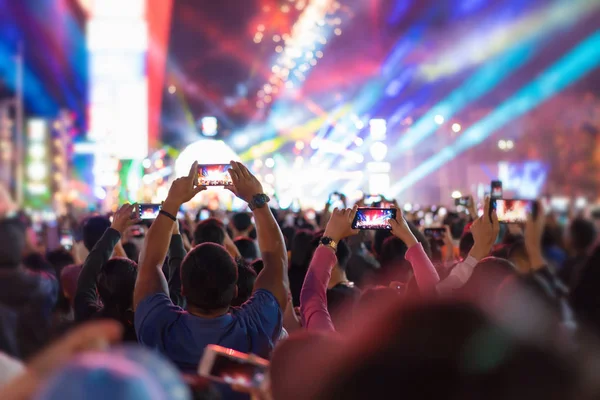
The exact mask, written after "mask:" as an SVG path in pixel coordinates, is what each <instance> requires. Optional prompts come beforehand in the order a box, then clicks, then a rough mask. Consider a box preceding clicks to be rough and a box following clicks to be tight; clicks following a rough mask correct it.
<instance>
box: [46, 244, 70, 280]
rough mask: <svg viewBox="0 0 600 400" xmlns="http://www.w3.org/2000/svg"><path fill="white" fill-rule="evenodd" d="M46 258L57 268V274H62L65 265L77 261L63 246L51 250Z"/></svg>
mask: <svg viewBox="0 0 600 400" xmlns="http://www.w3.org/2000/svg"><path fill="white" fill-rule="evenodd" d="M46 260H47V261H48V262H49V263H50V264H52V266H53V267H54V269H55V270H56V273H57V276H60V271H62V269H63V268H64V267H66V266H67V265H71V264H74V263H75V259H74V258H73V255H72V254H71V253H70V252H68V251H67V250H65V249H62V248H61V249H56V250H52V251H49V252H48V253H47V254H46Z"/></svg>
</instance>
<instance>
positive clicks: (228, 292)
mask: <svg viewBox="0 0 600 400" xmlns="http://www.w3.org/2000/svg"><path fill="white" fill-rule="evenodd" d="M196 171H197V162H195V163H194V164H193V165H192V166H191V168H190V172H189V174H188V175H187V176H185V177H181V178H179V179H176V180H175V181H174V182H173V184H172V185H171V188H170V190H169V193H168V195H167V199H166V200H165V201H164V203H163V206H162V210H161V212H160V214H159V215H158V217H157V218H156V220H155V221H154V223H153V224H152V226H151V227H150V229H149V230H148V233H147V235H146V240H145V242H144V248H143V250H142V255H141V257H140V269H139V272H138V276H137V281H136V285H135V291H134V309H135V328H136V332H137V336H138V340H139V342H140V343H141V344H143V345H146V346H149V347H151V348H154V349H156V350H158V351H160V352H162V353H163V354H165V355H166V356H167V357H168V358H169V359H171V360H172V361H173V362H174V363H175V364H176V365H177V366H178V367H179V369H180V370H182V371H184V372H195V371H196V369H197V367H198V362H199V360H200V358H201V356H202V353H203V351H204V348H205V347H206V346H207V345H208V344H219V345H221V346H224V347H228V348H232V349H235V350H238V351H242V352H246V353H254V354H256V355H258V356H261V357H269V356H270V353H271V351H272V350H273V348H274V346H275V342H276V340H277V339H278V338H279V336H280V334H281V328H282V315H283V312H284V310H285V307H286V305H287V301H288V291H289V288H288V286H289V285H288V281H287V252H286V249H285V244H284V240H283V235H282V233H281V230H280V229H279V226H278V224H277V221H276V220H275V218H274V216H273V214H272V213H271V211H270V209H269V208H268V205H267V204H268V200H269V198H268V196H266V195H265V194H264V193H263V188H262V185H261V184H260V182H259V181H258V180H257V179H256V177H254V176H253V175H252V174H251V173H250V171H248V169H247V168H246V167H245V166H243V165H242V164H240V163H238V162H234V161H232V162H231V169H230V170H229V173H230V175H231V178H232V181H233V186H232V187H231V190H232V191H233V192H234V194H235V195H236V196H238V197H239V198H240V199H242V200H244V201H246V202H248V203H249V206H250V208H251V209H252V210H253V216H254V219H255V223H256V230H257V237H258V244H259V249H260V252H261V254H262V259H263V263H264V269H263V270H262V271H261V273H260V275H258V277H257V278H256V282H255V285H254V293H253V294H252V296H251V297H250V299H249V300H248V301H247V302H245V303H244V304H243V305H242V306H241V307H240V308H231V307H230V304H231V302H232V300H233V299H234V298H235V297H236V292H237V285H236V283H237V278H238V271H237V265H236V262H235V260H234V259H233V257H232V256H231V255H230V254H229V253H228V252H227V250H226V249H225V248H224V247H223V246H221V245H218V244H214V243H203V244H201V245H198V246H196V247H195V248H194V249H192V250H191V251H190V252H189V253H188V254H187V255H186V257H185V259H184V260H183V262H182V264H181V290H182V294H183V296H184V297H185V299H186V302H187V307H186V310H183V309H182V308H181V307H178V306H176V305H174V304H173V302H172V301H171V299H170V298H169V288H168V286H167V281H166V279H165V276H164V275H163V273H162V269H161V266H162V263H163V260H164V259H165V256H166V254H167V250H168V248H169V241H170V240H171V232H172V229H173V224H174V223H175V220H176V218H175V217H174V215H175V214H176V213H177V210H179V208H180V207H181V205H182V204H183V203H186V202H188V201H189V200H191V199H192V198H193V197H194V196H195V195H196V194H198V193H199V192H201V191H202V190H205V189H206V188H205V187H203V186H197V181H196V180H197V173H196Z"/></svg>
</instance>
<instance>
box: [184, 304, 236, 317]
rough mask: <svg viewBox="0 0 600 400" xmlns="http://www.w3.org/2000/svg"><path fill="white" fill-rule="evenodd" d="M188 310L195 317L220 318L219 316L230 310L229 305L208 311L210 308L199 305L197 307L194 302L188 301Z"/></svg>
mask: <svg viewBox="0 0 600 400" xmlns="http://www.w3.org/2000/svg"><path fill="white" fill-rule="evenodd" d="M187 311H188V312H189V313H190V314H192V315H193V316H195V317H202V318H218V317H222V316H223V315H225V314H227V313H228V312H229V307H225V308H219V309H217V310H211V311H208V310H204V309H201V308H199V307H196V306H195V305H193V304H189V303H188V306H187Z"/></svg>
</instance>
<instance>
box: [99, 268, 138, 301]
mask: <svg viewBox="0 0 600 400" xmlns="http://www.w3.org/2000/svg"><path fill="white" fill-rule="evenodd" d="M137 272H138V269H137V264H136V263H135V262H134V261H132V260H130V259H128V258H125V257H114V258H111V259H110V260H108V261H107V262H106V263H105V264H104V265H103V266H102V269H101V270H100V273H99V274H98V294H99V295H100V300H102V303H103V304H104V307H107V308H112V309H117V310H119V311H120V312H125V311H127V309H128V308H129V307H131V305H132V303H133V288H134V286H135V279H136V277H137Z"/></svg>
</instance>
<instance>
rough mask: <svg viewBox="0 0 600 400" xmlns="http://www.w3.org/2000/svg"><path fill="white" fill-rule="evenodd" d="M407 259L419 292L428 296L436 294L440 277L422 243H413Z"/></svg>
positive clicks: (407, 253)
mask: <svg viewBox="0 0 600 400" xmlns="http://www.w3.org/2000/svg"><path fill="white" fill-rule="evenodd" d="M415 241H416V239H415ZM407 245H408V243H407ZM405 258H406V260H408V262H410V265H411V266H412V268H413V273H414V275H415V280H416V281H417V285H418V286H419V290H420V291H421V292H422V293H426V294H434V293H436V285H437V284H438V282H439V281H440V277H439V275H438V273H437V271H436V270H435V267H434V266H433V264H432V263H431V260H430V259H429V257H427V254H425V250H423V246H422V245H421V243H418V242H416V243H413V244H412V246H410V247H409V249H408V251H407V252H406V256H405Z"/></svg>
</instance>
